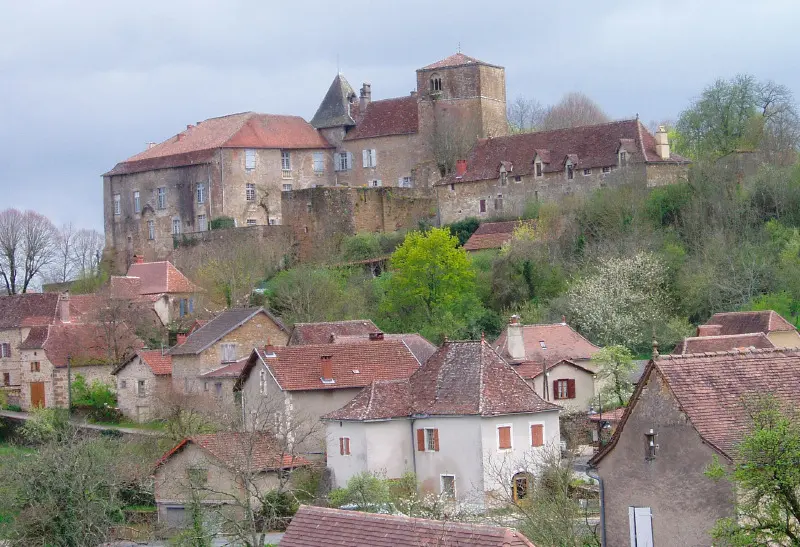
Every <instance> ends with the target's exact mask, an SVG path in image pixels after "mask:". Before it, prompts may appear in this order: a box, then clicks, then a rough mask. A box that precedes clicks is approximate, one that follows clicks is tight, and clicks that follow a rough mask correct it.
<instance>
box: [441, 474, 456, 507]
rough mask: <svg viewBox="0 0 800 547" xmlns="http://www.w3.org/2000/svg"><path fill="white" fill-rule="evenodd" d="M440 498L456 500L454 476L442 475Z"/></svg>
mask: <svg viewBox="0 0 800 547" xmlns="http://www.w3.org/2000/svg"><path fill="white" fill-rule="evenodd" d="M441 481H442V498H443V499H446V500H449V501H455V499H456V476H455V475H442V476H441Z"/></svg>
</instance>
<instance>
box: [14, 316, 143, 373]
mask: <svg viewBox="0 0 800 547" xmlns="http://www.w3.org/2000/svg"><path fill="white" fill-rule="evenodd" d="M115 338H116V340H115V342H116V344H117V348H116V351H118V352H119V353H120V359H119V360H117V358H116V356H115V355H114V351H115V349H114V348H113V347H111V346H110V345H109V342H108V340H107V338H106V332H105V328H104V326H103V325H99V324H94V323H62V324H58V325H49V326H46V327H38V328H34V329H31V331H30V332H29V333H28V337H27V338H25V340H24V341H23V342H22V344H20V346H19V347H20V349H43V350H44V352H45V355H46V356H47V359H48V361H50V362H51V363H52V364H53V366H54V367H56V368H61V367H66V366H67V357H72V363H73V365H76V366H80V365H116V364H119V363H120V362H124V361H126V360H127V359H128V357H130V355H132V354H133V353H134V352H135V351H137V350H138V349H141V348H142V347H143V346H144V343H143V342H142V341H141V340H139V339H138V338H137V337H136V335H134V334H133V332H132V331H131V330H130V329H129V328H128V327H127V326H126V325H125V324H124V323H122V324H120V325H117V327H116V331H115Z"/></svg>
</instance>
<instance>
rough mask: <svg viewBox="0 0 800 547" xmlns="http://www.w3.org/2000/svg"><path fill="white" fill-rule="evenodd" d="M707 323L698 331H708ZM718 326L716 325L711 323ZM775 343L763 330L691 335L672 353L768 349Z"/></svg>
mask: <svg viewBox="0 0 800 547" xmlns="http://www.w3.org/2000/svg"><path fill="white" fill-rule="evenodd" d="M706 326H707V325H705V326H704V325H701V326H700V327H698V328H697V330H698V332H708V331H707V330H705V329H704V327H706ZM711 326H712V327H716V325H711ZM774 347H775V344H773V343H772V342H771V341H770V339H769V338H767V335H766V334H764V333H763V332H754V333H750V334H721V335H716V336H690V337H687V338H684V339H683V341H682V342H680V343H678V345H677V346H675V349H674V350H672V353H677V354H686V353H705V352H707V351H709V352H715V351H730V350H733V349H746V348H753V349H766V348H774Z"/></svg>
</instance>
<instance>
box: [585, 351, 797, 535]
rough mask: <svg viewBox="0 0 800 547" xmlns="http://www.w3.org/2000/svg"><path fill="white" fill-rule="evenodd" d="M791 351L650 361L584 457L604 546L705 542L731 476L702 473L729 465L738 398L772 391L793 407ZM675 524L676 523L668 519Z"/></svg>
mask: <svg viewBox="0 0 800 547" xmlns="http://www.w3.org/2000/svg"><path fill="white" fill-rule="evenodd" d="M798 393H800V353H799V352H798V351H797V350H792V349H745V350H732V351H720V352H710V353H700V354H685V355H669V356H661V357H658V358H656V359H654V360H651V361H650V362H649V364H648V365H647V368H646V369H645V372H644V375H643V376H642V379H641V380H640V381H639V384H638V386H637V388H636V391H635V392H634V394H633V396H632V397H631V400H630V403H629V405H628V407H627V410H626V411H625V413H624V415H623V417H622V420H621V422H620V423H619V425H618V426H617V428H616V432H615V433H614V436H613V437H612V439H611V442H610V443H609V444H608V445H606V446H605V447H604V448H603V449H602V450H601V451H600V452H598V453H597V454H596V455H595V456H594V457H593V458H592V460H591V461H590V465H592V466H595V467H596V468H597V472H598V473H599V475H600V477H601V478H602V480H603V490H604V498H603V500H602V507H603V509H602V514H603V522H604V526H605V533H606V537H607V541H606V544H607V545H635V546H640V545H663V546H665V547H669V546H676V547H677V546H683V545H697V546H702V545H708V546H710V545H713V544H714V543H713V541H712V538H711V535H710V530H711V529H712V528H713V526H714V525H715V523H716V522H717V520H719V519H721V518H723V517H731V516H734V515H735V493H734V491H733V488H732V486H731V484H730V483H728V482H726V481H714V480H712V479H710V478H708V477H706V476H705V471H706V469H707V467H708V465H709V464H710V463H711V462H712V461H713V458H714V457H715V456H716V457H718V458H719V459H720V462H722V463H723V464H724V465H730V464H731V463H732V462H733V458H734V456H735V454H736V444H737V443H738V442H739V441H740V440H741V439H742V437H743V436H744V435H745V434H746V432H747V431H748V428H749V426H750V424H751V420H750V418H749V414H748V409H747V408H746V406H745V405H746V401H747V400H749V399H752V398H753V397H758V396H761V395H764V394H772V395H774V396H776V397H777V398H778V399H779V400H781V401H782V402H784V403H788V404H789V405H791V406H792V407H796V406H797V404H798V402H800V399H799V398H798ZM676 523H680V526H676V525H675V524H676Z"/></svg>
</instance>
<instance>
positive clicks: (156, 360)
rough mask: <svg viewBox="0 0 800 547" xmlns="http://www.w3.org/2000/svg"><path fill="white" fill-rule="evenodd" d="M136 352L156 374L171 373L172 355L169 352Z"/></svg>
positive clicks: (164, 374)
mask: <svg viewBox="0 0 800 547" xmlns="http://www.w3.org/2000/svg"><path fill="white" fill-rule="evenodd" d="M137 354H138V355H139V357H140V358H141V359H142V361H143V362H144V364H145V365H147V366H148V367H150V370H151V371H152V372H153V374H155V375H156V376H169V375H171V374H172V356H171V355H170V354H168V353H162V352H161V350H141V351H139V352H138V353H137Z"/></svg>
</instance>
